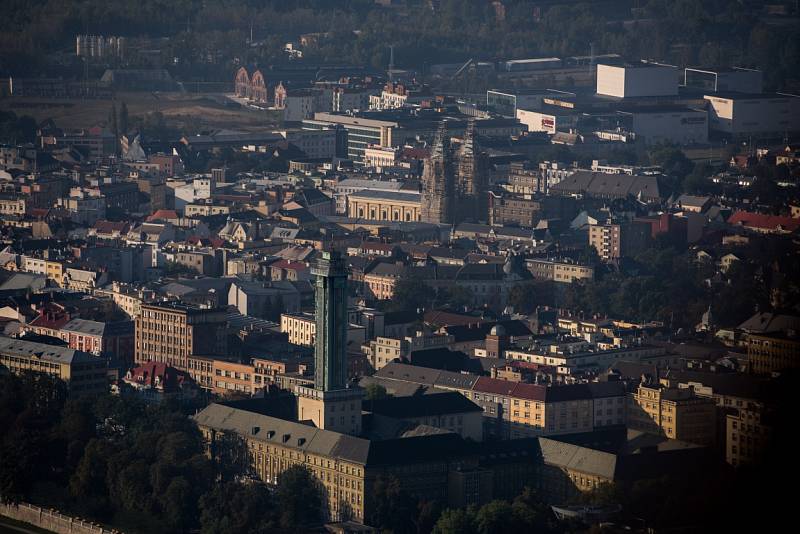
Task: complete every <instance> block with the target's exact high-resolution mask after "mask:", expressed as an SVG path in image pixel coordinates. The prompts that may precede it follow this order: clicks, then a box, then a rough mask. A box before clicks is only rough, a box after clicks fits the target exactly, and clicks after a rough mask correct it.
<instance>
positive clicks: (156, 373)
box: [118, 362, 198, 404]
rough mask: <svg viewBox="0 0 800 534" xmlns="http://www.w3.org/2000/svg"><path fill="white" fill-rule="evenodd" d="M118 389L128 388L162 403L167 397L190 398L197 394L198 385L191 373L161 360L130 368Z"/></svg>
mask: <svg viewBox="0 0 800 534" xmlns="http://www.w3.org/2000/svg"><path fill="white" fill-rule="evenodd" d="M121 383H122V384H124V386H122V385H121V386H120V387H119V388H118V389H119V390H120V392H121V393H123V394H125V393H126V388H127V389H129V390H130V391H132V392H134V393H135V394H136V396H137V397H138V398H139V399H141V400H143V401H145V402H150V403H156V404H158V403H161V402H163V401H165V400H167V399H173V398H174V399H178V400H190V399H193V398H195V397H196V396H197V393H198V388H197V385H196V384H195V383H194V381H192V379H191V378H190V376H189V374H188V373H186V372H184V371H179V370H177V369H175V368H174V367H170V366H168V365H166V364H163V363H159V362H148V363H146V364H144V365H140V366H138V367H134V368H133V369H129V370H128V372H127V373H125V376H124V377H123V378H122V380H121Z"/></svg>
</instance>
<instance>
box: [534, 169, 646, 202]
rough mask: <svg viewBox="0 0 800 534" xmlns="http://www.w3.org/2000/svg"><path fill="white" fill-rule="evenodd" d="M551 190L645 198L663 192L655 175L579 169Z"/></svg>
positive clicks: (564, 192) (597, 195)
mask: <svg viewBox="0 0 800 534" xmlns="http://www.w3.org/2000/svg"><path fill="white" fill-rule="evenodd" d="M550 190H551V191H553V192H555V193H561V194H585V195H587V196H590V197H599V198H626V197H628V196H629V195H632V196H634V197H638V196H641V197H642V199H644V200H657V199H658V198H660V196H661V193H660V191H659V188H658V179H657V178H656V177H655V176H639V175H630V174H608V173H603V172H592V171H577V172H575V173H574V174H572V175H571V176H567V177H566V178H564V179H563V180H561V181H560V182H558V183H557V184H554V185H552V186H550Z"/></svg>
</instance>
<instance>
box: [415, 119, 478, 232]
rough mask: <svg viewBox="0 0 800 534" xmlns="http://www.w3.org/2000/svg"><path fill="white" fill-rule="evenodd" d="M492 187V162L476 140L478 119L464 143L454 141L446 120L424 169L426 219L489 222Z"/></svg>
mask: <svg viewBox="0 0 800 534" xmlns="http://www.w3.org/2000/svg"><path fill="white" fill-rule="evenodd" d="M488 188H489V161H488V156H487V154H486V153H485V152H482V151H480V149H479V148H478V146H477V143H476V141H475V121H473V120H470V121H469V122H468V123H467V127H466V130H465V132H464V138H463V140H462V142H461V144H460V146H458V145H456V146H454V145H453V144H452V143H451V140H450V136H449V135H448V131H447V122H442V123H441V124H440V126H439V129H438V130H437V132H436V136H435V138H434V141H433V145H432V147H431V154H430V156H429V157H428V158H427V159H426V160H425V167H424V169H423V172H422V195H421V206H420V215H421V220H422V222H428V223H437V224H458V223H460V222H464V221H472V222H480V221H486V220H487V219H488V214H487V211H488V196H487V195H488Z"/></svg>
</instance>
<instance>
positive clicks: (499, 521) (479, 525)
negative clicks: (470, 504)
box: [475, 500, 515, 534]
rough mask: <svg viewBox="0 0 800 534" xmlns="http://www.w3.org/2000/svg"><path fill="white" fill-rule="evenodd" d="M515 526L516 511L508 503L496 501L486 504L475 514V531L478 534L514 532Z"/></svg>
mask: <svg viewBox="0 0 800 534" xmlns="http://www.w3.org/2000/svg"><path fill="white" fill-rule="evenodd" d="M514 526H515V521H514V510H513V509H512V508H511V505H510V504H509V503H508V502H506V501H501V500H494V501H492V502H489V503H486V504H484V505H483V506H481V507H480V509H479V510H478V513H476V514H475V529H476V531H477V533H478V534H493V533H495V532H512V531H513V530H514Z"/></svg>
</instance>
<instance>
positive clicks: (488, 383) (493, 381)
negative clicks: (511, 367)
mask: <svg viewBox="0 0 800 534" xmlns="http://www.w3.org/2000/svg"><path fill="white" fill-rule="evenodd" d="M517 384H518V382H509V381H508V380H500V379H498V378H487V377H485V376H482V377H480V378H478V380H477V381H476V382H475V385H474V386H473V387H472V391H479V392H481V393H492V394H495V395H511V392H512V391H514V388H515V387H516V386H517Z"/></svg>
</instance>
